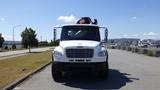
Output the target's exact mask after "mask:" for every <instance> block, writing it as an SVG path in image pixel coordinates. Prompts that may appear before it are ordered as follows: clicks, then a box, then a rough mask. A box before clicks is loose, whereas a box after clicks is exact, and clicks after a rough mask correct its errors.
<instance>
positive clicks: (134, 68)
mask: <svg viewBox="0 0 160 90" xmlns="http://www.w3.org/2000/svg"><path fill="white" fill-rule="evenodd" d="M108 51H109V65H110V70H109V77H108V80H101V79H99V78H97V77H96V75H94V74H91V73H79V74H76V73H75V74H73V75H68V76H66V79H64V80H62V81H61V82H55V81H53V79H52V77H51V65H49V66H48V67H46V68H45V69H44V70H42V71H41V72H39V73H37V74H35V75H34V76H32V77H31V78H29V79H28V80H26V81H24V82H23V83H21V85H19V86H17V87H16V88H15V89H14V90H72V89H122V90H159V89H160V58H155V57H149V56H144V55H139V54H136V53H132V52H127V51H122V50H113V49H112V50H111V49H110V50H108Z"/></svg>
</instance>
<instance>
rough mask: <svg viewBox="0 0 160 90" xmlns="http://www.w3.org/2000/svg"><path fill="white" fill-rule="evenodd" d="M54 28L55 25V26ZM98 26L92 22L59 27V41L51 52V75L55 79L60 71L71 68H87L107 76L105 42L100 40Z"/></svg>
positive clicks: (60, 76)
mask: <svg viewBox="0 0 160 90" xmlns="http://www.w3.org/2000/svg"><path fill="white" fill-rule="evenodd" d="M55 28H56V27H55ZM100 28H103V29H105V32H104V34H105V39H106V40H104V41H107V37H108V30H107V28H105V27H99V26H98V25H93V24H73V25H64V26H62V27H61V30H62V31H61V35H60V43H59V46H58V47H55V49H54V51H53V53H52V76H53V79H54V80H55V81H57V80H59V79H61V78H62V73H63V72H66V71H73V70H76V71H78V70H88V71H91V70H92V71H94V72H96V73H98V76H100V77H102V78H107V76H108V70H109V67H108V52H107V49H106V47H105V42H104V41H103V42H102V41H101V37H100Z"/></svg>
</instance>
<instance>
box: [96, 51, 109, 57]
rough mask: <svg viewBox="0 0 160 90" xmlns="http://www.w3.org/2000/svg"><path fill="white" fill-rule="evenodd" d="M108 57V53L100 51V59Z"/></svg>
mask: <svg viewBox="0 0 160 90" xmlns="http://www.w3.org/2000/svg"><path fill="white" fill-rule="evenodd" d="M106 55H107V52H106V51H100V52H99V53H98V56H99V57H103V56H106Z"/></svg>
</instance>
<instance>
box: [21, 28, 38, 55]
mask: <svg viewBox="0 0 160 90" xmlns="http://www.w3.org/2000/svg"><path fill="white" fill-rule="evenodd" d="M36 36H37V34H36V32H35V31H34V30H33V29H32V28H27V27H26V28H25V30H24V31H23V32H22V33H21V37H22V45H23V47H24V48H29V53H30V52H31V50H30V49H31V47H37V46H38V40H37V38H36Z"/></svg>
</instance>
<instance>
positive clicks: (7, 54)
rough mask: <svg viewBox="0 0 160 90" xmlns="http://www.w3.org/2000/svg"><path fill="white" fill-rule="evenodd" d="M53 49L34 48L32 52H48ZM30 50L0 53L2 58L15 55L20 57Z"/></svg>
mask: <svg viewBox="0 0 160 90" xmlns="http://www.w3.org/2000/svg"><path fill="white" fill-rule="evenodd" d="M50 49H51V47H45V48H33V49H31V52H42V51H46V50H50ZM28 52H29V50H28V49H27V50H17V51H8V52H0V58H1V57H6V56H13V55H20V54H26V53H28Z"/></svg>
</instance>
